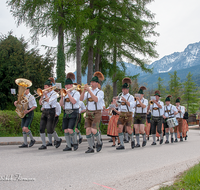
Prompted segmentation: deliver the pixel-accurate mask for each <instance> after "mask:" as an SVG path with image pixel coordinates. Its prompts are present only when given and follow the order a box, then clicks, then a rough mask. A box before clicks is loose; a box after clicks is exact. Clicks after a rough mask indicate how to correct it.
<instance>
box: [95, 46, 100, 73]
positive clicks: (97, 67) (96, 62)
mask: <svg viewBox="0 0 200 190" xmlns="http://www.w3.org/2000/svg"><path fill="white" fill-rule="evenodd" d="M99 63H100V50H99V48H98V49H97V53H96V58H95V71H99Z"/></svg>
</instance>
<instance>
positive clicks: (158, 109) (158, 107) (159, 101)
mask: <svg viewBox="0 0 200 190" xmlns="http://www.w3.org/2000/svg"><path fill="white" fill-rule="evenodd" d="M158 103H160V101H158ZM154 104H155V103H153V107H152V115H153V108H154ZM156 108H157V107H156ZM158 112H159V117H160V108H159V107H158Z"/></svg>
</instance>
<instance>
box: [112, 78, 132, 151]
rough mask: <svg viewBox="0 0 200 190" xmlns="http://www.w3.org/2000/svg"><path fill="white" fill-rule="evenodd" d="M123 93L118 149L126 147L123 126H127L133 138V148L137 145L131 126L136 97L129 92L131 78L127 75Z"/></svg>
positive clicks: (120, 107)
mask: <svg viewBox="0 0 200 190" xmlns="http://www.w3.org/2000/svg"><path fill="white" fill-rule="evenodd" d="M122 84H123V85H122V95H121V104H120V105H119V108H118V111H119V112H120V114H119V119H118V123H117V125H118V135H119V139H120V146H118V147H117V148H116V149H117V150H122V149H125V147H124V133H123V128H124V126H125V127H126V131H127V132H128V135H129V137H130V139H131V148H132V149H133V148H134V147H135V141H134V137H133V129H132V128H131V125H132V121H133V104H134V97H133V96H132V95H130V94H129V85H130V84H131V79H130V78H128V77H126V78H124V79H123V80H122Z"/></svg>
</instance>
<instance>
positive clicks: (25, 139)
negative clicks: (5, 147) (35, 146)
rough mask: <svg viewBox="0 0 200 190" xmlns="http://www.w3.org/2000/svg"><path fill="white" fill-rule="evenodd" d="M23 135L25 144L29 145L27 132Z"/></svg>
mask: <svg viewBox="0 0 200 190" xmlns="http://www.w3.org/2000/svg"><path fill="white" fill-rule="evenodd" d="M22 134H23V138H24V144H25V145H27V144H28V142H27V134H26V132H22Z"/></svg>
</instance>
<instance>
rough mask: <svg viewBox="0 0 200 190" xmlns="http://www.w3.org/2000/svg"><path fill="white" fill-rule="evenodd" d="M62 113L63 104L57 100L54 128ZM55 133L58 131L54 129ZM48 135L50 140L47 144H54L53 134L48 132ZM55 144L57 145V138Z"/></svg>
mask: <svg viewBox="0 0 200 190" xmlns="http://www.w3.org/2000/svg"><path fill="white" fill-rule="evenodd" d="M60 114H61V106H60V104H59V102H56V115H55V119H54V122H53V130H54V129H55V128H56V125H57V124H58V121H59V115H60ZM54 133H56V131H55V130H54ZM56 134H57V133H56ZM47 136H48V139H49V142H48V143H47V145H46V146H53V145H52V134H49V133H48V134H47ZM54 146H56V140H54Z"/></svg>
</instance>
